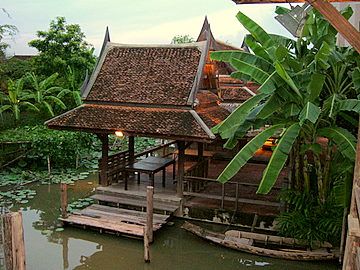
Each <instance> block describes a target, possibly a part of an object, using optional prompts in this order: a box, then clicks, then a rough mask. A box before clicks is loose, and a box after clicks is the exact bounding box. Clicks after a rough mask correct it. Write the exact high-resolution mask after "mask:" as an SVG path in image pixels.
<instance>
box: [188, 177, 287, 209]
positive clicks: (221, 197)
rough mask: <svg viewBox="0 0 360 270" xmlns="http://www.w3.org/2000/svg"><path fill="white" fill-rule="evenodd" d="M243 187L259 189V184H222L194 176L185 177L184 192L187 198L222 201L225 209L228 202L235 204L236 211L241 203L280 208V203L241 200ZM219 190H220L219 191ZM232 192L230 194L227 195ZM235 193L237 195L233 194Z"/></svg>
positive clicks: (230, 182) (231, 182)
mask: <svg viewBox="0 0 360 270" xmlns="http://www.w3.org/2000/svg"><path fill="white" fill-rule="evenodd" d="M209 185H212V187H211V189H209V190H211V191H209V192H208V191H207V190H206V187H208V186H209ZM216 186H218V188H216ZM241 186H253V187H257V186H258V184H254V183H244V182H235V181H228V182H226V183H225V184H222V183H220V182H219V181H217V180H216V179H211V178H203V177H194V176H185V177H184V192H183V194H184V195H185V196H191V197H198V198H203V199H212V200H218V201H220V208H221V209H223V208H224V204H225V202H226V201H229V202H233V203H234V210H237V209H238V204H239V203H246V204H255V205H267V206H274V207H280V206H281V204H280V203H279V202H271V201H263V200H254V199H247V198H240V187H241ZM273 189H281V188H279V187H274V188H273ZM217 190H220V192H219V191H217ZM226 191H230V193H231V194H230V193H228V194H227V193H226ZM234 191H235V194H233V193H234Z"/></svg>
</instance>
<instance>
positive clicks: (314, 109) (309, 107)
mask: <svg viewBox="0 0 360 270" xmlns="http://www.w3.org/2000/svg"><path fill="white" fill-rule="evenodd" d="M320 113H321V109H320V108H319V107H318V106H316V105H314V104H313V103H311V102H307V103H306V105H305V107H304V108H303V110H302V111H301V113H300V115H299V120H300V125H302V124H304V122H305V120H309V121H310V122H312V123H313V124H315V122H316V121H317V119H318V118H319V115H320Z"/></svg>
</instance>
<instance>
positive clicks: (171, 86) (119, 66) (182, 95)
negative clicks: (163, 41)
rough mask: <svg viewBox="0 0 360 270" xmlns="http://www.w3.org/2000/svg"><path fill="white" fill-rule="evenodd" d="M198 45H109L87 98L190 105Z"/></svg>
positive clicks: (198, 50)
mask: <svg viewBox="0 0 360 270" xmlns="http://www.w3.org/2000/svg"><path fill="white" fill-rule="evenodd" d="M200 58H201V51H200V49H199V48H198V47H196V46H195V45H194V46H184V47H180V46H178V47H176V46H172V47H171V46H169V47H163V46H162V47H155V46H154V47H151V46H149V47H136V46H135V47H125V46H121V45H117V44H115V45H110V48H109V49H108V51H107V53H106V55H105V59H104V61H103V64H102V66H101V68H100V71H99V73H98V74H97V76H96V79H95V82H94V83H93V85H92V87H91V90H90V92H89V94H88V95H87V97H86V99H85V100H86V101H108V102H120V103H141V104H168V105H188V104H187V102H188V99H189V96H190V92H191V90H192V88H193V85H194V81H195V77H196V73H197V70H198V67H199V63H200Z"/></svg>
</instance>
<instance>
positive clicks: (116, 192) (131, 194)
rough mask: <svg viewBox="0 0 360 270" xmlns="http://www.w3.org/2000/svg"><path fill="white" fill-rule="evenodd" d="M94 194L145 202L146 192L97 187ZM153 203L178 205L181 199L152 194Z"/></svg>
mask: <svg viewBox="0 0 360 270" xmlns="http://www.w3.org/2000/svg"><path fill="white" fill-rule="evenodd" d="M96 194H102V195H110V196H115V197H117V196H119V197H122V198H130V199H134V198H136V199H141V200H146V191H134V190H124V189H123V188H119V187H115V185H112V186H108V187H97V188H96ZM154 201H159V202H164V203H171V204H175V205H178V204H180V202H181V198H179V197H176V196H175V195H168V194H162V193H156V192H155V193H154Z"/></svg>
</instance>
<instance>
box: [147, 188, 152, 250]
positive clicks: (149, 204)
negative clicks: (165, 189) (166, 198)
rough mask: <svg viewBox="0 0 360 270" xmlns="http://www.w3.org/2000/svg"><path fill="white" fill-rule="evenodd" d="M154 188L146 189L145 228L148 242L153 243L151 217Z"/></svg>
mask: <svg viewBox="0 0 360 270" xmlns="http://www.w3.org/2000/svg"><path fill="white" fill-rule="evenodd" d="M153 200H154V187H152V186H148V187H147V188H146V228H147V232H148V236H149V242H150V243H152V242H153V241H154V236H153V215H154V203H153Z"/></svg>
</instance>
